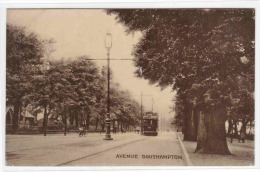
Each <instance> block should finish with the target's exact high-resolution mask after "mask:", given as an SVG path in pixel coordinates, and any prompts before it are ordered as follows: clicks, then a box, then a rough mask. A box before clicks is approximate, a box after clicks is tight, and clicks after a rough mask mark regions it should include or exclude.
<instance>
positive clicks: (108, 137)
mask: <svg viewBox="0 0 260 172" xmlns="http://www.w3.org/2000/svg"><path fill="white" fill-rule="evenodd" d="M105 47H106V49H107V118H106V122H105V123H106V135H105V138H104V140H113V138H112V137H111V135H110V121H111V119H110V49H111V47H112V35H111V33H107V34H106V38H105Z"/></svg>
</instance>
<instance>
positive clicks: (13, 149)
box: [5, 8, 255, 167]
mask: <svg viewBox="0 0 260 172" xmlns="http://www.w3.org/2000/svg"><path fill="white" fill-rule="evenodd" d="M6 15H7V23H6V107H5V108H6V110H5V165H6V166H8V167H10V166H30V167H32V166H36V167H39V166H50V167H53V166H87V167H89V166H217V167H218V166H255V141H254V138H255V95H254V94H255V9H252V8H207V9H206V8H179V9H177V8H176V9H174V8H169V9H149V8H146V9H43V8H38V9H36V8H30V9H29V8H20V9H16V8H9V9H7V14H6Z"/></svg>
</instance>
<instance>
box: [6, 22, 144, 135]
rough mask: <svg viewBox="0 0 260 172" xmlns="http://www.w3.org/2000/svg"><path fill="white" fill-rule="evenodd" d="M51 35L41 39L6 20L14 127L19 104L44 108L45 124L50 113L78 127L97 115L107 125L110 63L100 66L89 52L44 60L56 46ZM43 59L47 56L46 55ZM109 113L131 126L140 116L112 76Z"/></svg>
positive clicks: (9, 96)
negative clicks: (73, 56)
mask: <svg viewBox="0 0 260 172" xmlns="http://www.w3.org/2000/svg"><path fill="white" fill-rule="evenodd" d="M52 43H53V40H47V41H42V40H40V39H39V37H38V36H37V35H36V34H34V33H27V32H26V30H25V28H21V27H16V26H13V25H7V70H6V100H7V106H14V120H13V126H14V128H15V129H17V128H18V124H19V121H18V115H19V113H20V112H21V109H25V108H26V107H28V106H30V107H31V109H32V114H33V115H37V114H38V113H41V112H44V120H43V126H44V127H45V131H46V128H47V121H48V117H50V115H51V117H52V118H57V119H58V118H59V117H62V121H63V124H64V127H65V132H66V128H67V127H66V126H67V121H69V122H70V124H75V125H76V127H78V126H81V125H82V124H83V123H84V124H86V128H87V129H88V128H89V124H90V119H91V118H92V119H95V120H96V129H97V126H98V124H99V123H100V124H101V126H102V129H103V130H104V124H105V122H104V120H105V118H106V112H107V111H106V107H107V96H106V94H107V80H106V75H107V73H106V71H107V70H106V68H105V67H103V68H102V69H99V67H98V66H97V65H96V64H95V62H93V61H91V60H89V58H88V57H86V56H82V57H78V58H71V59H73V60H66V61H64V60H63V61H55V60H52V61H51V62H49V61H46V56H49V53H51V51H53V50H52V49H49V48H47V47H48V46H49V45H50V44H52ZM44 59H45V60H44ZM110 91H111V94H110V95H111V100H110V106H111V112H112V113H113V114H115V116H114V118H116V119H117V121H118V125H121V126H124V127H125V128H129V126H130V125H131V126H135V125H138V124H139V121H140V112H139V111H140V106H139V103H138V102H136V101H135V100H133V99H132V98H131V96H130V93H129V92H128V91H124V90H121V89H120V86H119V84H116V83H114V82H113V81H112V86H111V90H110Z"/></svg>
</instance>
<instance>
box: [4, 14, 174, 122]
mask: <svg viewBox="0 0 260 172" xmlns="http://www.w3.org/2000/svg"><path fill="white" fill-rule="evenodd" d="M7 23H9V24H13V25H18V26H24V27H26V30H28V31H29V32H35V33H36V34H38V35H39V37H40V38H41V39H44V40H45V39H46V40H47V39H51V38H53V39H54V40H55V43H54V44H52V45H51V46H53V48H54V49H55V50H56V51H55V52H54V53H52V54H51V55H50V56H49V57H48V58H50V60H51V59H57V60H58V59H61V58H63V59H67V58H76V57H78V56H82V55H87V56H88V57H90V58H95V59H104V58H106V49H105V45H104V40H105V35H106V33H107V31H109V32H110V33H111V34H112V44H113V45H112V48H111V51H110V57H111V58H114V59H118V58H125V59H133V58H134V57H133V56H132V55H131V52H132V49H133V46H134V45H135V44H136V43H137V42H138V40H139V39H140V38H141V37H142V34H141V33H140V32H136V33H134V34H127V33H126V32H125V27H124V26H123V25H122V24H120V23H117V21H116V20H115V16H113V15H112V16H110V15H107V14H106V12H105V11H104V10H102V9H12V10H8V12H7ZM96 63H97V64H98V65H99V66H103V65H106V61H96ZM110 67H111V70H112V73H113V79H114V81H115V82H117V83H119V84H120V85H121V88H122V89H127V90H129V91H130V93H132V96H133V98H134V99H136V100H137V101H139V102H140V101H141V92H142V93H143V95H144V96H143V105H144V108H145V110H146V111H151V110H152V104H153V110H154V112H157V113H158V114H159V115H160V116H161V115H162V116H163V118H169V117H172V116H173V114H172V113H169V112H170V108H169V107H170V106H172V104H173V103H172V101H171V100H172V99H173V97H174V93H173V92H171V88H170V87H169V88H166V89H164V90H163V91H161V89H160V87H156V86H154V85H149V83H148V81H147V80H144V79H141V78H137V77H135V76H134V71H135V70H136V69H137V68H136V67H135V66H134V64H133V61H131V60H129V61H128V60H127V61H111V63H110ZM152 99H153V101H152ZM152 102H154V103H152Z"/></svg>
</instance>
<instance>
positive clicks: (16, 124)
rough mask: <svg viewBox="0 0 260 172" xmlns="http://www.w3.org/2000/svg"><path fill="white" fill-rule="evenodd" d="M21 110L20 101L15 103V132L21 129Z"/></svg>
mask: <svg viewBox="0 0 260 172" xmlns="http://www.w3.org/2000/svg"><path fill="white" fill-rule="evenodd" d="M20 109H21V103H20V101H17V102H15V104H14V114H13V130H14V131H15V130H17V129H18V127H19V113H20Z"/></svg>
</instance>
